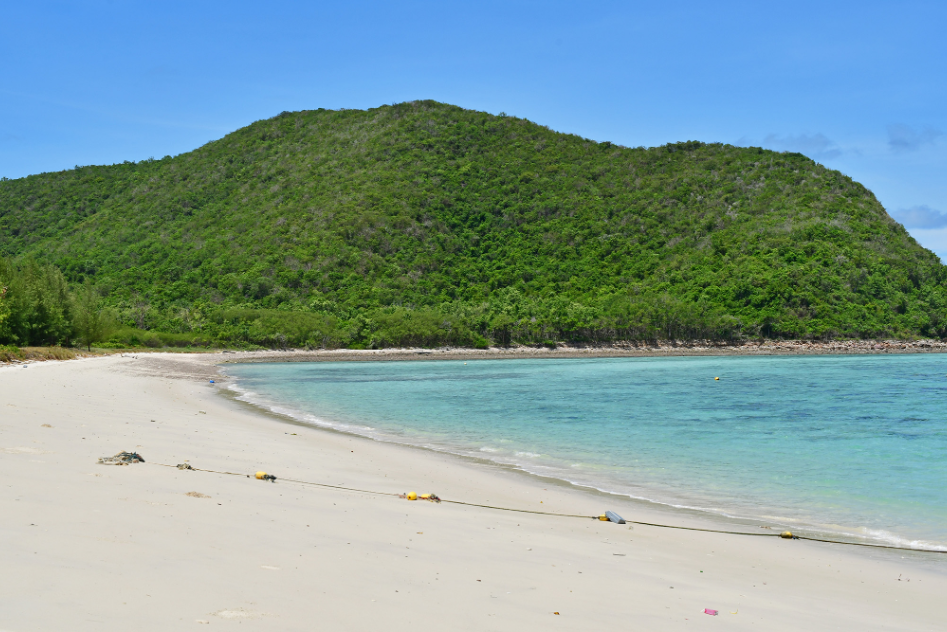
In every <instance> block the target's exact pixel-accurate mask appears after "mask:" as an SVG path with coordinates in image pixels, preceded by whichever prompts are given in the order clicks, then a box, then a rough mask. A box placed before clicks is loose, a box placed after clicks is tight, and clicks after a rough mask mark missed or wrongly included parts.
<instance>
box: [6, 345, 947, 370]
mask: <svg viewBox="0 0 947 632" xmlns="http://www.w3.org/2000/svg"><path fill="white" fill-rule="evenodd" d="M45 349H46V348H43V347H36V348H33V347H31V348H24V351H25V352H27V356H26V357H25V359H18V358H13V357H11V358H9V359H0V366H9V365H16V366H24V365H30V364H35V363H37V362H65V361H68V360H70V359H83V358H91V357H102V356H108V355H123V356H126V355H128V356H134V355H143V356H144V355H162V354H171V355H220V356H226V357H222V358H221V359H220V360H219V361H218V363H219V364H228V363H231V362H234V361H238V362H385V361H402V360H504V359H515V358H650V357H674V356H681V357H687V356H801V355H882V354H891V355H899V354H914V353H947V341H944V340H934V339H922V340H897V339H885V340H839V341H828V342H823V341H811V340H764V341H762V342H760V341H753V342H749V341H748V342H745V343H741V344H729V343H717V342H714V341H709V340H694V341H657V342H618V343H603V344H594V343H587V344H585V343H584V344H571V343H560V344H557V345H556V346H554V347H553V346H542V345H510V346H507V347H496V346H494V347H488V348H486V349H475V348H470V347H391V348H384V349H345V348H341V349H304V348H298V349H297V348H293V349H256V350H251V351H247V350H234V349H215V348H210V349H204V348H198V349H174V348H161V349H151V348H141V349H114V350H112V349H100V348H96V349H95V350H94V351H93V352H91V353H87V352H84V351H82V350H81V349H79V350H71V349H70V350H67V351H68V353H67V354H66V355H67V356H68V355H72V356H74V357H56V355H57V354H52V355H50V354H46V355H47V356H49V357H45V356H44V354H43V353H41V351H43V350H45ZM49 349H58V348H57V347H50V348H49Z"/></svg>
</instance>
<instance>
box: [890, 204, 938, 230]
mask: <svg viewBox="0 0 947 632" xmlns="http://www.w3.org/2000/svg"><path fill="white" fill-rule="evenodd" d="M891 217H893V218H894V219H896V220H898V221H899V222H901V223H902V224H904V227H905V228H947V213H943V212H941V211H938V210H935V209H932V208H931V207H929V206H927V205H926V204H922V205H920V206H912V207H911V208H902V209H898V210H897V211H892V212H891Z"/></svg>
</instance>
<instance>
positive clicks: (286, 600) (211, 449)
mask: <svg viewBox="0 0 947 632" xmlns="http://www.w3.org/2000/svg"><path fill="white" fill-rule="evenodd" d="M232 357H233V356H213V355H193V356H191V355H172V354H153V355H141V356H139V357H138V358H132V357H121V356H111V357H105V358H95V359H83V360H76V361H69V362H48V363H34V364H30V365H26V368H23V367H9V366H8V367H0V475H2V485H0V490H2V491H0V537H2V549H0V566H2V569H3V572H2V574H0V631H2V632H28V631H41V630H43V631H44V630H97V631H98V630H129V629H135V630H186V629H192V628H193V629H203V628H204V626H209V627H210V628H212V629H240V630H375V629H383V630H534V629H550V630H560V629H561V630H580V629H582V630H587V629H604V628H606V627H608V628H612V629H630V630H722V629H727V630H913V631H922V630H944V629H947V613H945V611H944V610H943V605H942V602H941V599H942V597H943V595H944V594H945V593H947V555H939V556H938V555H924V554H906V555H904V556H903V557H902V556H901V555H899V554H896V553H890V552H878V551H872V550H869V549H864V548H859V547H846V546H839V545H827V544H819V543H813V542H803V541H791V540H782V539H779V538H776V537H765V538H764V537H759V538H751V537H741V536H731V535H719V534H710V533H700V532H692V531H676V530H668V529H658V528H654V527H646V526H640V525H639V526H635V527H634V528H630V527H628V526H620V525H616V524H612V523H607V522H599V521H596V520H591V519H577V518H561V517H549V516H540V515H531V514H521V513H510V512H502V511H495V510H489V509H482V508H475V507H467V506H460V505H453V504H447V503H441V504H434V503H429V502H423V501H416V502H410V501H407V500H402V499H398V498H394V497H391V496H382V495H374V494H364V493H354V492H347V491H340V490H333V489H327V488H320V487H309V486H303V485H300V484H296V483H291V482H287V481H283V480H278V481H277V482H276V483H267V482H263V481H258V480H255V479H252V478H246V477H240V476H227V475H221V474H213V473H206V472H192V471H182V470H178V469H174V468H170V467H161V466H160V465H159V464H167V465H172V466H173V465H176V464H178V463H183V462H184V461H186V460H187V461H188V462H189V463H190V464H192V465H193V466H194V467H198V468H206V469H213V470H221V471H229V472H238V473H247V474H252V473H253V472H255V471H257V470H265V471H267V472H270V473H272V474H275V475H276V476H278V477H280V478H292V479H300V480H307V481H316V482H322V483H328V484H332V485H341V486H347V487H355V488H361V489H369V490H377V491H380V492H406V491H409V490H414V491H417V492H419V493H420V492H435V493H437V494H438V495H439V496H441V497H442V498H447V499H454V500H464V501H468V502H473V503H483V504H491V505H500V506H505V507H518V508H528V509H536V510H541V511H552V512H563V513H569V514H583V515H590V516H591V515H597V514H599V513H602V512H603V511H604V510H605V509H612V510H614V511H617V512H618V513H620V514H621V515H623V516H625V517H626V518H630V519H635V520H642V521H655V522H677V523H681V524H689V525H693V526H707V527H711V528H714V527H721V526H723V527H724V528H725V525H724V524H723V523H719V522H714V521H711V520H709V519H708V520H707V521H701V519H698V518H695V517H693V516H685V515H682V514H676V513H674V512H671V511H670V510H668V511H663V510H660V509H656V508H654V507H650V506H646V505H642V504H640V503H634V502H631V501H622V500H619V499H616V498H614V497H606V496H604V495H601V494H595V493H590V492H586V491H582V490H578V489H572V488H569V487H566V486H562V485H557V484H555V483H553V482H551V481H544V480H542V479H539V478H535V477H530V476H527V475H525V474H520V473H517V472H512V471H509V470H505V469H503V468H501V467H498V466H490V465H486V464H481V463H475V462H471V461H467V460H464V459H461V458H459V457H453V456H450V455H444V454H438V453H433V452H429V451H425V450H421V449H414V448H409V447H403V446H397V445H391V444H385V443H379V442H376V441H372V440H369V439H364V438H360V437H354V436H347V435H343V434H339V433H334V432H330V431H326V430H321V429H316V428H309V427H303V426H299V425H292V424H289V423H286V422H284V421H281V420H279V419H277V418H275V417H273V416H270V415H266V414H263V413H261V412H258V411H255V410H254V409H252V408H250V407H248V406H245V405H243V404H240V403H238V402H234V401H232V400H231V399H228V398H226V397H222V396H221V394H220V393H219V392H218V390H219V389H220V384H217V385H210V384H209V383H208V379H209V378H213V377H215V375H216V373H215V371H216V369H215V367H214V364H213V363H214V362H218V361H221V360H222V359H224V358H232ZM201 411H203V412H201ZM121 450H127V451H137V452H139V453H140V454H141V455H142V456H143V457H144V458H145V459H146V461H147V462H146V463H144V464H135V465H129V466H124V467H117V466H106V465H98V464H97V463H96V461H97V459H98V458H99V457H101V456H106V455H112V454H115V453H116V452H119V451H121ZM189 493H193V494H191V495H189ZM705 608H711V609H715V610H718V611H719V615H718V616H709V615H707V614H704V613H703V611H704V609H705Z"/></svg>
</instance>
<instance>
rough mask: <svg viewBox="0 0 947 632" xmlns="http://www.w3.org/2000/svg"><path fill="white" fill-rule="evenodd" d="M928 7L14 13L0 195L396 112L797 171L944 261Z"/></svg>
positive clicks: (676, 5) (939, 99) (942, 91)
mask: <svg viewBox="0 0 947 632" xmlns="http://www.w3.org/2000/svg"><path fill="white" fill-rule="evenodd" d="M945 26H947V3H945V2H897V3H895V2H870V1H867V2H858V3H856V2H826V1H824V0H823V1H822V2H805V1H797V2H792V3H759V2H715V3H709V2H663V3H656V2H595V1H586V2H556V1H554V0H546V1H544V2H517V1H515V0H507V1H505V2H490V1H485V2H484V1H482V2H478V3H472V2H468V3H459V2H449V1H446V0H442V1H440V2H412V1H410V0H406V1H402V2H398V3H393V2H357V1H353V0H350V1H348V2H332V3H328V2H289V1H286V2H280V1H273V0H271V1H270V2H267V3H263V2H260V3H247V2H239V1H231V2H226V3H224V2H201V1H200V0H192V1H190V2H186V3H185V2H162V3H156V2H148V3H146V2H125V1H121V0H113V1H105V0H100V1H94V0H93V1H87V2H81V3H79V2H42V1H39V2H32V3H9V4H7V5H6V6H5V7H4V12H3V19H2V20H0V62H2V63H0V176H4V177H9V178H16V177H21V176H25V175H28V174H31V173H38V172H42V171H54V170H60V169H66V168H70V167H72V166H74V165H76V164H80V165H84V164H109V163H114V162H121V161H123V160H141V159H144V158H148V157H151V156H154V157H158V158H160V157H161V156H164V155H168V154H170V155H175V154H179V153H182V152H185V151H189V150H191V149H194V148H196V147H199V146H200V145H202V144H204V143H206V142H207V141H210V140H213V139H216V138H219V137H221V136H223V135H224V134H226V133H228V132H230V131H233V130H234V129H237V128H239V127H242V126H244V125H247V124H249V123H251V122H253V121H255V120H258V119H261V118H268V117H270V116H274V115H276V114H278V113H279V112H281V111H284V110H300V109H314V108H319V107H324V108H343V107H344V108H367V107H374V106H378V105H382V104H385V103H397V102H401V101H408V100H412V99H422V98H428V99H436V100H438V101H444V102H448V103H453V104H456V105H460V106H462V107H466V108H471V109H477V110H485V111H488V112H493V113H498V112H506V113H508V114H512V115H516V116H520V117H524V118H528V119H530V120H532V121H536V122H538V123H542V124H544V125H548V126H549V127H551V128H553V129H556V130H559V131H563V132H570V133H575V134H580V135H582V136H585V137H588V138H593V139H595V140H599V141H601V140H609V141H612V142H615V143H620V144H623V145H629V146H638V145H644V146H653V145H660V144H664V143H667V142H675V141H681V140H702V141H706V142H725V143H732V144H741V145H755V146H763V147H767V148H770V149H776V150H792V151H800V152H802V153H805V154H807V155H809V156H811V157H812V158H814V159H816V160H818V161H819V162H821V163H823V164H825V165H826V166H828V167H831V168H834V169H839V170H841V171H843V172H844V173H846V174H848V175H851V176H852V177H853V178H855V179H856V180H859V181H860V182H862V183H864V184H865V185H866V186H867V187H868V188H869V189H871V190H872V191H873V192H874V193H875V194H876V195H877V196H878V198H879V199H880V200H881V202H882V203H883V204H884V205H885V207H886V208H887V209H888V211H889V212H890V213H891V214H892V215H893V216H895V217H896V218H898V219H899V220H901V221H902V222H903V223H905V225H906V226H907V227H908V229H909V230H910V231H911V233H912V234H913V235H914V236H915V237H916V238H917V239H918V241H920V242H921V243H922V244H923V245H925V246H927V247H928V248H930V249H931V250H934V251H935V252H937V253H938V254H940V255H941V257H942V258H944V259H947V178H945V177H944V175H945V173H947V100H945V97H947V81H945V78H947V38H945V37H944V35H943V34H944V30H945Z"/></svg>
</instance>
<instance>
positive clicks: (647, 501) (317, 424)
mask: <svg viewBox="0 0 947 632" xmlns="http://www.w3.org/2000/svg"><path fill="white" fill-rule="evenodd" d="M446 355H447V354H445V356H446ZM445 356H438V357H437V358H424V359H425V360H451V359H461V358H452V357H449V356H448V357H445ZM542 357H547V358H548V356H542ZM564 357H569V358H571V357H575V356H564ZM609 357H610V356H609ZM659 357H664V356H659ZM372 359H374V358H371V359H365V360H362V361H372ZM411 359H414V358H411ZM462 359H464V360H467V359H470V357H469V356H463V357H462ZM478 359H498V358H478ZM505 359H535V356H514V357H509V356H507V357H506V358H505ZM550 359H551V358H550ZM281 361H285V360H283V359H281V358H269V357H266V358H263V359H258V360H255V361H250V362H244V361H237V362H234V364H253V363H259V362H281ZM295 361H307V360H304V359H297V360H295ZM389 361H401V359H400V358H399V360H395V359H393V358H391V359H389ZM217 366H218V368H219V370H220V376H221V377H220V379H219V380H218V383H219V384H220V386H221V388H220V389H218V393H219V394H220V395H221V396H222V397H225V398H226V399H230V400H233V401H235V402H237V403H239V404H240V405H242V406H245V407H247V408H248V409H251V410H254V411H256V412H258V413H259V414H263V415H266V416H270V417H272V418H274V419H277V420H279V421H280V422H282V423H287V424H291V425H294V426H300V427H308V428H315V429H318V430H323V431H328V432H331V433H337V434H340V435H342V436H354V437H358V438H361V439H365V440H369V441H374V442H378V443H381V444H387V445H394V446H399V447H404V448H408V449H412V450H420V451H422V452H430V453H435V454H440V455H448V456H450V457H452V458H457V459H461V460H463V461H465V462H468V463H474V464H477V466H480V467H492V468H499V469H501V470H503V471H505V472H508V473H511V474H514V475H517V476H524V477H527V478H531V479H535V480H541V481H544V482H545V483H546V484H551V485H557V486H561V487H563V488H567V489H572V490H577V491H580V492H582V493H589V494H593V495H596V496H598V497H600V498H601V499H603V500H605V499H615V498H620V499H623V500H625V501H628V502H630V503H633V504H637V505H639V506H640V507H644V508H646V509H647V510H649V511H658V512H663V513H664V514H665V515H666V516H667V517H668V518H669V519H672V520H673V519H674V518H675V517H680V518H683V519H684V520H689V519H696V520H699V521H703V522H706V523H708V524H712V525H715V526H716V528H734V527H740V528H745V529H750V530H753V529H758V528H766V529H771V530H775V531H780V532H781V531H784V530H790V531H792V532H793V533H797V534H798V535H806V536H809V537H815V538H820V539H827V540H830V541H836V542H837V543H839V544H845V543H852V544H855V545H865V546H875V547H877V548H878V549H879V551H881V550H882V549H884V548H885V547H890V551H892V554H897V555H901V554H903V553H905V552H909V553H911V554H914V553H921V554H925V553H941V552H947V544H945V543H943V542H941V541H937V542H934V541H927V540H923V539H918V538H911V537H908V536H906V535H904V534H899V533H895V532H892V531H887V530H884V529H880V528H879V529H877V530H872V529H865V528H864V527H856V526H852V525H844V524H834V523H833V524H829V523H815V522H811V521H806V520H801V519H797V518H794V517H793V516H791V515H790V514H785V513H784V512H785V510H782V511H780V512H779V513H778V514H777V515H785V516H787V517H783V518H775V517H772V516H769V517H767V516H766V512H763V513H760V512H759V511H758V512H757V514H756V515H755V516H754V515H751V513H752V512H751V513H747V514H745V515H741V514H740V513H739V510H737V509H734V508H731V509H725V508H713V507H708V506H699V505H698V504H695V501H697V499H696V498H694V499H683V498H677V499H671V498H663V499H662V492H661V491H659V490H658V489H655V488H648V487H639V490H640V494H639V495H636V494H634V493H632V492H629V491H620V490H618V489H608V488H607V487H605V486H602V485H603V484H604V483H603V482H602V481H601V480H599V481H586V482H580V481H577V480H571V479H569V478H567V477H566V476H565V475H566V472H563V471H559V472H556V473H548V472H547V473H544V472H542V471H537V470H534V469H531V468H530V465H529V464H528V463H523V462H520V461H516V460H509V459H507V460H504V459H499V458H491V457H490V456H484V455H482V454H479V453H477V452H474V451H473V448H471V447H470V446H467V447H462V446H457V445H454V446H451V445H447V444H443V443H440V444H439V443H437V442H436V441H434V442H432V441H424V442H420V443H419V442H413V441H411V440H407V439H404V438H402V437H401V436H399V435H397V434H391V433H388V432H386V431H383V430H377V429H375V428H372V427H370V426H367V425H364V424H361V425H359V424H350V423H346V424H341V423H334V422H332V421H330V420H325V419H320V418H319V417H318V416H316V415H314V414H313V413H308V412H305V411H302V410H299V409H297V408H294V407H293V406H292V405H291V404H288V403H285V402H278V401H270V400H266V399H265V398H264V399H259V397H256V398H254V395H256V394H254V393H251V392H249V391H248V390H246V389H240V388H236V386H237V384H238V383H239V381H240V380H239V378H238V377H235V376H233V375H231V374H229V373H227V372H226V365H225V364H221V363H218V364H217ZM547 469H548V468H547ZM682 503H685V504H682ZM761 525H766V526H765V527H764V526H761ZM895 552H896V553H895Z"/></svg>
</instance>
